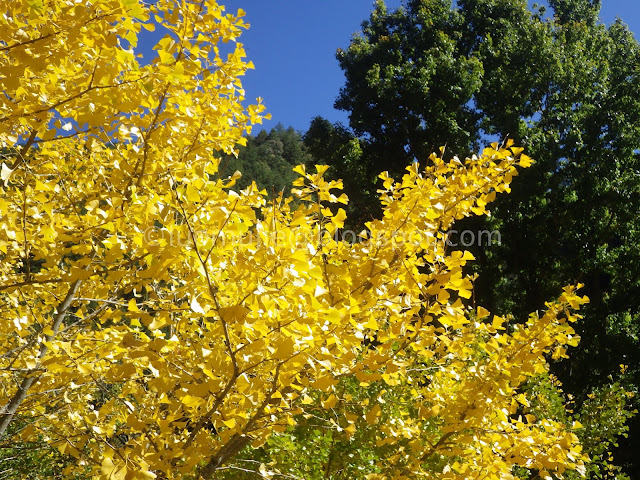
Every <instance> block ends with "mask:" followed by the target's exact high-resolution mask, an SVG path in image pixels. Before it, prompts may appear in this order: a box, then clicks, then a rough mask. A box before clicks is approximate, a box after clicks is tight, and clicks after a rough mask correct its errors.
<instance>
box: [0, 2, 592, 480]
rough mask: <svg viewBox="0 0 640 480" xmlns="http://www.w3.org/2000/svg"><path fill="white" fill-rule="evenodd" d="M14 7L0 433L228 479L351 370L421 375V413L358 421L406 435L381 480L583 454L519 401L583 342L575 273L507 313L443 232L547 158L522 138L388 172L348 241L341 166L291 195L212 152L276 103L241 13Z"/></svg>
mask: <svg viewBox="0 0 640 480" xmlns="http://www.w3.org/2000/svg"><path fill="white" fill-rule="evenodd" d="M5 10H6V13H5V14H4V15H3V16H2V17H0V52H1V53H0V55H1V56H0V85H1V88H2V93H3V95H2V97H1V98H0V147H1V148H2V149H3V150H2V160H1V168H2V179H1V181H0V260H1V264H0V311H1V312H2V321H1V322H0V435H6V434H7V431H8V427H9V425H10V424H11V422H12V421H14V420H16V419H17V418H19V419H21V421H23V422H25V421H26V422H27V423H28V425H27V426H26V428H23V429H21V430H20V431H19V432H18V433H16V436H15V438H13V439H12V440H13V441H28V440H30V439H33V438H35V437H41V438H44V439H45V441H46V442H48V443H49V444H51V445H54V446H56V447H57V448H58V449H59V450H60V451H61V452H63V453H66V454H70V455H72V456H74V457H76V458H77V459H78V462H77V465H75V466H74V467H70V468H69V470H68V472H67V473H69V474H71V473H72V470H73V469H74V468H77V469H78V471H82V470H83V469H85V468H90V469H91V472H92V474H93V475H94V476H95V477H96V478H109V479H139V478H188V476H190V475H194V474H195V475H197V476H199V477H201V478H213V475H215V472H216V470H217V469H218V468H219V467H220V466H222V465H224V464H225V463H226V462H228V461H229V460H230V459H232V458H234V456H236V455H237V454H238V452H239V451H240V450H241V449H243V448H245V447H246V446H248V445H253V446H258V445H260V444H262V443H263V442H264V440H265V439H266V438H267V437H268V436H269V435H271V434H273V433H274V432H278V431H282V430H284V429H285V428H287V426H289V425H292V424H293V423H295V421H294V417H295V415H298V414H303V413H305V412H306V411H312V410H313V409H314V408H333V407H334V406H335V405H336V403H337V402H338V401H342V399H341V398H338V397H337V396H336V395H338V392H337V390H336V389H335V386H336V385H337V383H338V381H339V379H340V378H343V377H345V376H355V377H356V378H357V379H358V380H359V381H360V382H363V384H366V383H369V382H385V383H387V384H388V385H391V386H397V385H401V386H405V387H406V392H407V394H406V395H407V398H406V400H407V401H411V402H413V403H414V404H415V405H418V406H419V412H420V414H419V415H415V416H407V415H400V416H398V417H397V418H390V417H389V416H388V415H382V409H381V408H380V406H379V405H369V406H366V407H365V408H363V409H361V415H360V416H358V415H351V414H349V415H347V417H345V419H344V422H346V424H348V425H349V426H348V427H347V432H353V431H354V429H355V428H357V425H358V422H359V421H363V422H367V423H370V424H376V425H377V426H378V428H379V439H378V443H379V444H380V445H391V446H393V447H394V448H392V449H390V450H389V451H390V452H392V453H390V454H389V455H388V456H387V457H384V458H380V459H379V464H378V465H377V468H378V470H379V471H382V472H384V473H371V474H370V475H369V476H368V477H367V478H371V479H401V478H421V477H424V478H438V479H469V478H483V479H505V478H513V477H511V472H512V469H513V467H514V466H516V465H520V466H524V467H527V468H531V469H538V470H540V472H541V474H540V476H541V478H551V477H549V476H548V475H550V474H553V475H555V476H556V478H561V476H562V473H563V472H564V471H565V470H567V469H581V468H583V462H584V461H585V458H584V457H583V455H582V454H581V450H580V445H579V444H578V441H577V438H576V436H575V435H574V434H573V433H572V431H571V427H570V426H565V425H561V424H558V423H556V422H553V421H551V420H548V419H544V418H534V417H532V416H530V415H519V412H520V406H521V405H525V404H526V403H527V399H526V397H525V396H524V395H523V394H522V393H521V392H520V391H519V390H518V388H519V387H520V386H521V385H522V383H523V382H524V381H525V380H526V379H527V378H529V377H532V376H535V375H537V374H539V373H541V372H544V371H545V370H546V368H547V363H546V358H547V356H550V355H551V356H561V355H564V351H565V350H564V349H565V347H566V346H567V345H575V343H576V341H577V337H576V335H575V333H574V331H573V329H572V327H571V323H572V322H573V321H575V320H576V319H577V318H578V316H577V315H576V314H575V313H572V312H573V311H574V310H575V309H577V308H578V307H579V306H580V304H582V303H584V302H585V301H586V299H585V298H581V297H579V296H578V295H577V294H576V293H575V289H574V288H567V289H566V290H565V293H564V295H563V296H562V297H561V298H560V299H559V300H558V301H557V302H553V303H549V304H547V306H546V311H545V312H544V313H543V314H541V315H532V316H531V317H530V319H529V320H528V322H527V323H526V324H522V325H519V326H518V327H511V328H509V329H505V327H504V325H503V324H504V320H503V319H501V318H500V317H491V316H490V314H489V312H487V311H486V310H484V309H482V310H480V309H478V310H477V314H476V312H475V311H473V310H472V309H470V307H469V306H468V305H467V304H466V303H465V299H467V298H469V297H470V294H471V291H472V288H473V285H472V279H471V278H470V277H468V276H466V275H465V274H464V272H463V267H464V266H465V264H466V263H467V262H468V261H470V260H472V259H473V257H472V255H470V254H469V253H463V252H458V251H453V252H452V251H449V250H448V249H447V248H446V242H445V240H446V235H447V231H448V230H449V228H450V227H451V225H452V223H453V222H454V221H455V220H456V219H460V218H463V217H465V216H468V215H473V214H483V213H485V212H486V210H485V207H486V205H487V204H488V203H490V202H491V201H492V200H493V199H494V198H495V196H496V193H500V192H508V190H509V183H510V182H511V179H512V177H513V176H514V175H516V174H517V170H516V167H518V166H521V167H526V166H528V165H529V163H530V159H529V158H528V157H527V156H526V155H523V154H522V153H521V152H520V150H519V149H516V148H515V147H512V146H511V145H510V144H509V145H505V146H503V147H499V146H498V145H497V144H495V145H493V146H492V147H491V148H488V149H486V150H485V151H484V152H483V153H482V154H481V155H480V156H479V157H473V158H470V159H467V160H466V161H465V162H464V163H463V162H460V161H457V159H456V160H454V161H451V162H445V161H443V160H442V159H441V158H440V157H438V156H436V155H433V156H432V157H431V158H430V159H429V162H428V166H427V167H425V168H420V167H418V165H417V164H416V165H413V166H411V167H408V168H407V173H406V174H405V175H404V177H403V178H402V179H401V180H400V181H394V180H393V179H391V178H389V177H388V176H387V175H385V174H382V175H381V179H382V182H383V185H384V189H383V190H382V191H381V201H382V203H383V206H384V213H383V216H382V218H380V219H379V220H376V221H373V222H370V223H369V224H368V225H367V231H366V232H364V233H363V236H362V237H360V238H359V239H355V238H352V239H349V241H347V240H345V239H343V238H342V236H341V235H339V234H340V232H341V229H342V227H343V225H344V221H345V213H344V210H342V209H340V208H339V206H340V205H341V204H344V203H346V202H347V198H346V196H344V195H343V194H341V192H340V188H341V183H340V182H335V181H328V180H325V178H324V175H323V174H324V172H325V171H326V168H327V167H326V166H318V167H316V170H315V171H307V170H305V168H304V167H297V169H296V171H297V172H298V173H299V175H300V177H299V180H298V181H296V183H295V185H294V187H295V188H294V190H293V192H294V194H295V196H296V197H297V201H295V202H294V201H293V199H292V198H282V197H280V198H276V199H272V200H268V199H267V196H266V192H264V191H258V189H257V187H256V186H255V185H252V186H250V187H249V188H247V189H245V190H242V191H237V190H234V184H235V180H236V179H237V177H235V176H234V177H232V178H220V177H219V175H217V171H218V163H219V161H218V159H217V156H218V155H219V154H220V153H219V152H232V151H233V149H234V146H235V145H236V144H238V143H242V141H243V140H242V135H243V134H244V133H246V132H248V131H249V130H250V124H251V123H259V122H260V119H261V116H260V115H261V112H262V110H263V107H262V106H261V105H260V104H259V103H258V104H257V105H255V106H249V107H247V109H244V108H243V107H242V104H241V102H242V101H243V100H244V97H243V95H244V92H243V90H242V87H241V84H240V81H239V77H240V76H241V75H242V74H243V73H244V72H245V71H246V69H247V68H250V67H251V65H250V64H249V63H246V62H245V61H244V51H243V48H242V45H241V44H240V43H234V42H235V39H236V38H237V37H238V35H239V34H240V31H241V29H242V28H245V27H246V25H245V24H244V23H243V20H242V18H241V17H242V12H241V11H240V12H238V14H236V15H232V14H225V13H224V9H223V7H221V6H220V5H218V4H217V3H216V2H215V1H213V0H203V1H192V0H183V1H180V2H178V1H174V0H160V1H158V2H154V3H153V4H152V5H149V4H144V3H142V2H139V1H137V0H95V1H93V2H90V3H85V2H80V3H78V2H74V1H71V0H66V1H65V0H57V1H51V2H44V1H43V0H29V1H27V2H13V3H8V4H7V5H5ZM143 28H146V29H148V30H150V29H164V30H165V31H166V36H165V37H164V38H163V39H162V40H161V41H160V42H159V43H158V45H157V46H156V51H157V58H156V59H155V60H153V61H152V62H150V63H148V64H146V65H145V64H142V63H140V60H139V59H138V58H137V57H136V55H135V53H134V50H133V48H134V47H135V46H136V43H137V39H138V34H139V33H140V31H141V29H143ZM229 41H232V42H231V43H229V44H227V45H226V46H225V45H222V46H220V45H219V44H220V43H221V42H222V43H227V42H229ZM229 45H233V46H232V47H230V46H229ZM221 51H227V53H226V54H224V55H223V54H222V53H221ZM370 338H375V346H372V344H371V343H370V342H366V341H365V339H370ZM425 366H428V368H422V367H425ZM416 371H419V372H423V373H415V372H416ZM426 380H428V381H426ZM318 392H322V395H324V397H323V398H324V400H323V401H322V402H321V404H320V405H317V404H316V403H315V401H314V400H313V398H317V394H318ZM426 425H429V428H426V427H425V426H426ZM435 459H437V461H435ZM545 472H549V473H548V474H547V473H545ZM189 478H193V477H189Z"/></svg>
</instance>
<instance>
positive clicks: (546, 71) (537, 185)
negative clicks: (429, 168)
mask: <svg viewBox="0 0 640 480" xmlns="http://www.w3.org/2000/svg"><path fill="white" fill-rule="evenodd" d="M549 7H550V9H549V10H548V11H545V9H544V8H542V7H534V9H533V10H530V9H529V7H528V5H527V2H526V1H525V0H458V1H457V2H456V6H455V7H453V6H452V4H451V2H450V1H448V0H407V1H406V2H405V4H404V7H402V8H400V9H398V10H395V11H391V12H390V11H388V10H387V9H386V7H385V6H384V2H378V3H377V4H376V8H375V10H374V11H373V13H372V14H371V17H370V18H369V20H368V21H366V22H364V23H363V31H362V33H361V34H360V35H358V36H356V37H354V38H353V39H352V41H351V44H350V45H349V48H348V49H346V50H339V51H338V53H337V58H338V61H339V62H340V66H341V67H342V69H343V71H344V73H345V76H346V82H345V86H344V88H343V89H342V90H341V92H340V95H339V97H338V99H337V101H336V106H337V107H338V108H341V109H344V110H347V111H348V112H349V118H350V126H351V128H352V129H353V131H354V133H355V134H356V135H358V136H360V137H362V141H363V142H364V144H365V145H364V146H363V152H364V154H363V156H362V159H361V161H362V162H364V163H367V164H372V165H375V166H376V167H378V169H379V170H383V169H386V170H390V171H391V172H395V173H396V174H398V173H400V172H402V171H403V169H404V168H405V166H406V165H407V164H408V163H409V162H411V161H413V160H414V159H416V160H418V161H422V162H425V161H427V160H426V159H427V155H428V153H429V152H430V151H433V150H435V149H436V148H437V147H439V146H441V145H445V144H446V145H447V149H448V152H450V155H453V154H458V155H460V156H463V155H466V154H467V153H469V152H471V151H473V150H475V149H476V148H477V143H478V142H479V141H486V140H488V139H492V140H493V139H497V140H498V141H502V140H503V139H505V138H507V137H510V138H513V139H514V140H515V141H516V143H518V144H520V145H521V146H523V147H525V148H526V150H527V152H528V153H529V154H530V155H531V156H532V157H533V158H534V159H535V160H536V162H537V163H536V165H535V166H534V167H533V168H531V169H528V170H527V171H526V172H524V173H523V175H522V177H521V178H518V179H516V180H515V181H514V182H513V184H512V187H513V191H512V194H511V195H509V196H506V197H505V196H503V197H502V198H500V199H499V200H498V201H497V202H496V204H495V206H494V207H493V208H492V213H493V216H492V218H491V219H490V220H488V223H484V221H483V220H479V219H475V220H473V219H472V220H471V221H468V222H467V223H465V224H461V225H459V226H458V229H463V228H469V229H472V230H475V231H476V232H477V231H478V230H482V229H489V230H494V229H498V230H499V231H500V233H501V240H502V244H501V245H500V246H495V245H494V246H492V247H491V248H484V247H478V246H476V247H475V248H474V253H475V254H476V257H478V258H479V262H478V268H479V273H480V276H479V280H478V282H477V283H476V292H475V295H476V297H475V298H476V299H477V300H478V301H479V303H480V304H482V305H487V306H490V307H492V309H493V310H495V311H499V312H502V313H512V314H513V315H514V316H515V318H523V316H524V315H526V312H528V311H531V310H534V309H536V308H542V307H543V305H544V304H543V302H544V299H545V298H551V297H553V296H554V295H557V293H558V292H559V289H560V288H561V286H562V285H564V284H567V283H572V282H582V283H584V284H585V293H586V294H587V295H588V296H589V297H590V298H591V301H592V303H591V305H590V307H589V308H588V309H585V319H584V321H583V322H582V323H581V329H582V332H581V335H582V342H581V345H580V347H579V349H578V350H577V351H576V352H573V353H572V355H571V359H570V360H568V361H565V362H562V363H560V364H558V365H557V366H556V368H555V373H556V374H557V375H558V376H559V378H560V379H561V381H562V383H563V384H564V388H565V390H566V391H567V392H570V393H572V394H574V395H575V396H576V402H577V404H578V407H579V406H580V405H582V403H583V402H586V401H587V400H588V398H589V397H588V395H590V394H592V392H595V391H601V389H602V388H603V387H604V385H605V384H608V383H610V382H611V380H610V379H611V378H613V377H615V378H617V379H619V381H620V382H621V384H622V385H624V387H625V388H626V389H627V390H630V391H633V392H636V393H637V390H638V385H640V249H639V248H638V245H639V244H640V225H638V220H637V219H638V218H640V217H639V215H640V95H638V92H640V46H639V44H638V42H637V41H636V40H635V39H634V37H633V34H632V33H631V32H630V31H629V30H628V28H627V27H626V26H625V25H624V24H623V23H622V21H617V22H615V23H614V24H612V25H611V26H609V27H607V26H605V25H603V24H602V23H601V22H600V21H599V17H598V14H599V8H600V2H599V1H595V0H593V1H589V0H552V1H550V2H549ZM368 152H375V153H373V154H371V155H368V154H367V153H368ZM380 167H382V168H380ZM368 188H370V187H368ZM347 193H348V194H350V193H351V192H349V191H347ZM621 364H625V365H628V366H629V367H628V369H627V370H626V371H625V373H624V374H621V373H620V365H621ZM637 418H638V417H636V419H635V420H633V422H635V423H633V424H632V425H631V429H630V431H631V438H629V439H628V440H624V439H622V440H620V447H619V448H618V450H617V451H616V458H617V460H618V461H619V462H621V463H623V464H624V465H625V468H626V470H627V472H628V473H629V474H630V475H632V476H633V477H634V478H640V472H639V471H638V469H639V468H640V462H638V460H637V458H634V455H633V452H635V451H638V449H639V448H640V438H639V437H640V424H639V423H638V420H637Z"/></svg>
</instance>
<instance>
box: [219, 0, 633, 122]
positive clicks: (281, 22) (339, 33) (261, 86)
mask: <svg viewBox="0 0 640 480" xmlns="http://www.w3.org/2000/svg"><path fill="white" fill-rule="evenodd" d="M221 3H223V4H225V5H226V6H227V10H228V11H236V10H237V9H238V8H242V9H244V10H245V11H246V12H247V16H246V20H247V21H248V22H249V23H250V24H251V28H250V29H249V30H248V31H246V32H245V33H244V34H243V35H242V37H241V40H240V41H241V42H242V43H244V45H245V48H246V50H247V56H248V59H249V60H251V61H253V63H254V64H255V66H256V69H255V70H253V71H250V72H249V73H248V74H247V75H246V77H245V78H244V80H243V83H244V86H245V90H246V95H247V98H248V99H254V98H256V97H259V96H260V97H262V98H263V99H264V102H265V104H266V106H267V110H268V112H270V113H271V115H272V117H273V118H272V120H271V121H267V122H265V123H264V127H265V128H268V129H270V128H272V127H273V126H275V125H276V124H277V123H278V122H280V123H282V124H283V125H285V126H290V125H291V126H293V127H294V128H295V129H297V130H301V131H305V130H306V129H307V127H308V126H309V122H310V120H311V119H312V118H313V117H314V116H316V115H321V116H323V117H325V118H328V119H329V120H331V121H332V122H335V121H341V122H343V123H344V124H348V117H347V114H346V112H340V111H337V110H334V109H333V102H334V100H335V98H336V96H337V95H338V92H339V90H340V87H341V86H342V85H343V83H344V76H343V74H342V70H340V68H339V66H338V62H337V60H336V59H335V51H336V49H337V48H339V47H342V48H346V47H347V46H348V45H349V39H350V38H351V35H352V34H353V33H355V32H357V31H358V30H360V24H361V22H362V20H364V19H366V18H368V16H369V12H370V11H371V10H372V8H373V0H268V1H267V0H226V1H225V0H221ZM400 3H401V0H387V5H388V6H389V7H390V8H392V7H397V6H398V5H400ZM538 3H543V2H542V1H538ZM602 4H603V5H602V10H601V18H602V20H603V21H604V22H605V23H606V24H610V23H611V22H613V21H614V20H615V18H616V17H620V18H622V19H623V20H624V21H625V23H627V24H628V25H629V27H630V29H631V30H632V31H633V32H635V34H636V38H638V37H639V35H638V34H639V33H640V0H602ZM254 133H257V131H255V132H254Z"/></svg>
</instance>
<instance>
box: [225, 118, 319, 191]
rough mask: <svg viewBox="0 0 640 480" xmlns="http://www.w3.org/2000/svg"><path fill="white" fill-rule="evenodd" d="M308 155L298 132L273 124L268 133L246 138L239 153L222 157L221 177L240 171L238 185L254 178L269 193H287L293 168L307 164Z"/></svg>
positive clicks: (244, 184)
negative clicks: (240, 175)
mask: <svg viewBox="0 0 640 480" xmlns="http://www.w3.org/2000/svg"><path fill="white" fill-rule="evenodd" d="M309 163H312V162H311V156H310V155H309V153H308V152H307V149H306V147H305V145H304V143H303V142H302V137H301V135H300V134H299V133H298V132H296V131H295V130H294V129H293V128H292V127H289V128H284V127H283V126H282V124H278V125H276V126H275V127H274V128H272V129H271V130H270V131H269V132H267V131H266V130H261V131H260V133H258V135H256V136H249V137H247V144H246V146H244V147H239V151H238V156H237V157H234V156H232V155H227V156H225V157H224V158H223V159H222V161H221V162H220V172H219V174H220V176H221V177H222V178H224V177H227V176H230V175H233V174H234V172H236V171H239V172H242V177H241V178H240V179H239V180H238V182H237V183H236V185H237V188H246V187H247V186H248V185H250V184H251V182H252V181H255V182H256V184H257V185H258V187H260V188H261V189H266V190H267V192H268V193H269V195H277V194H278V193H280V192H281V191H284V192H285V194H286V195H288V194H289V192H288V191H287V189H288V188H290V186H291V182H293V180H295V179H296V178H297V174H296V173H294V172H293V167H294V166H296V165H299V164H305V165H306V164H309Z"/></svg>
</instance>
